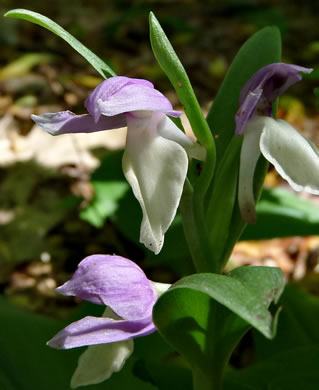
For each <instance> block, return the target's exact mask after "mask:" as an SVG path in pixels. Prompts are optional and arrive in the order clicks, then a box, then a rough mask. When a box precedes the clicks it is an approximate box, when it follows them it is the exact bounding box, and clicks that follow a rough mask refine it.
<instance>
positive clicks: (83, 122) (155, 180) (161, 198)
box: [32, 76, 205, 254]
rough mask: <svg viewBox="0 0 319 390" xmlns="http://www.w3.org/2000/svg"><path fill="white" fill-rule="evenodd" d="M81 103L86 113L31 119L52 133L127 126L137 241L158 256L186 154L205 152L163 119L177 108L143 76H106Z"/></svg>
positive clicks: (177, 196)
mask: <svg viewBox="0 0 319 390" xmlns="http://www.w3.org/2000/svg"><path fill="white" fill-rule="evenodd" d="M85 107H86V109H87V111H88V114H84V115H75V114H73V113H72V112H70V111H63V112H57V113H46V114H43V115H32V119H33V120H34V121H35V122H36V123H37V125H39V126H40V127H42V128H43V129H44V130H45V131H47V132H48V133H50V134H52V135H59V134H65V133H90V132H94V131H101V130H110V129H117V128H120V127H125V126H127V129H128V131H127V138H126V148H125V152H124V155H123V171H124V175H125V177H126V179H127V181H128V182H129V184H130V185H131V187H132V190H133V193H134V195H135V197H136V198H137V200H138V201H139V203H140V205H141V208H142V211H143V220H142V224H141V230H140V242H142V243H143V244H144V245H145V246H146V247H147V248H149V249H150V250H152V251H153V252H154V253H155V254H157V253H159V251H160V250H161V248H162V246H163V241H164V234H165V232H166V231H167V229H168V227H169V226H170V224H171V223H172V221H173V219H174V217H175V214H176V210H177V207H178V205H179V201H180V198H181V195H182V191H183V185H184V181H185V178H186V173H187V168H188V157H194V158H197V159H200V160H203V159H204V157H205V150H204V149H203V148H202V147H201V146H200V145H199V144H197V143H196V142H194V141H192V140H191V139H190V138H189V137H187V136H186V135H185V134H184V133H183V132H182V131H181V130H180V129H179V128H178V127H177V126H176V125H175V124H174V123H173V122H172V121H171V120H170V119H169V118H168V117H167V115H170V116H173V117H179V116H180V115H181V112H180V111H175V110H173V108H172V105H171V103H170V102H169V100H168V99H167V98H166V97H165V96H164V95H162V94H161V93H160V92H159V91H157V90H156V89H154V86H153V84H152V83H150V82H149V81H147V80H142V79H132V78H128V77H122V76H118V77H111V78H109V79H108V80H105V81H103V82H102V83H101V84H100V85H99V86H97V87H96V88H95V89H94V91H93V92H92V93H91V94H90V95H89V96H88V98H87V100H86V102H85Z"/></svg>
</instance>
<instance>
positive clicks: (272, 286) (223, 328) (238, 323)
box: [153, 267, 284, 371]
mask: <svg viewBox="0 0 319 390" xmlns="http://www.w3.org/2000/svg"><path fill="white" fill-rule="evenodd" d="M283 286H284V280H283V275H282V272H281V271H280V269H278V268H270V267H239V268H237V269H235V270H234V271H232V272H230V273H229V274H228V275H227V276H225V275H217V274H196V275H191V276H187V277H185V278H183V279H181V280H180V281H178V282H177V283H176V284H175V285H173V286H172V287H171V288H170V289H169V290H168V291H167V292H166V293H164V294H163V295H162V296H161V297H160V298H159V299H158V301H157V303H156V304H155V307H154V311H153V319H154V323H155V324H156V326H157V328H158V330H159V332H160V333H161V334H162V336H163V337H164V339H166V341H167V342H168V343H169V344H170V345H172V346H173V347H174V348H175V349H176V350H177V351H178V352H180V353H181V354H182V355H183V356H184V357H185V359H186V360H188V362H189V363H190V364H191V366H192V368H193V369H194V367H195V368H196V367H197V368H198V369H200V370H204V371H205V370H206V371H207V370H209V369H211V370H212V367H215V368H216V370H218V369H220V370H222V368H223V365H225V364H226V363H227V361H228V359H229V357H230V354H231V352H232V350H233V348H234V346H235V345H236V344H237V342H238V341H239V339H240V338H241V337H242V336H243V334H244V333H245V332H246V331H247V330H248V328H249V327H250V326H254V327H255V328H256V329H257V330H259V331H260V332H261V333H262V334H263V335H264V336H266V337H268V338H273V337H274V330H275V321H274V319H273V318H272V316H271V314H270V312H269V311H268V310H267V308H268V306H269V304H270V303H271V301H276V300H277V299H278V297H279V296H280V294H281V292H282V290H283ZM215 368H214V369H215Z"/></svg>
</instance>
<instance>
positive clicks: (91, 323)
mask: <svg viewBox="0 0 319 390" xmlns="http://www.w3.org/2000/svg"><path fill="white" fill-rule="evenodd" d="M169 287H170V285H168V284H164V283H155V282H152V281H150V280H148V279H147V277H146V275H145V274H144V272H143V271H142V270H141V268H140V267H138V266H137V265H136V264H135V263H134V262H132V261H131V260H128V259H125V258H124V257H120V256H108V255H92V256H89V257H86V258H85V259H84V260H82V261H81V262H80V264H79V265H78V268H77V270H76V272H75V273H74V275H73V276H72V279H71V280H69V281H68V282H66V283H65V284H63V285H62V286H61V287H58V288H57V291H58V292H59V293H60V294H63V295H67V296H69V295H71V296H76V297H78V298H80V299H84V300H86V301H89V302H92V303H95V304H99V305H105V306H106V309H105V311H104V313H103V315H102V317H99V318H97V317H91V316H87V317H85V318H83V319H81V320H79V321H76V322H73V323H72V324H70V325H69V326H67V327H66V328H65V329H63V330H62V331H60V332H59V333H58V334H57V335H55V336H54V337H53V338H52V339H51V340H50V341H49V342H48V345H49V346H51V347H53V348H59V349H69V348H75V347H82V346H85V345H89V346H90V347H89V348H88V349H87V350H86V351H85V352H84V353H83V354H82V355H81V356H80V359H79V363H78V367H77V369H76V371H75V373H74V375H73V377H72V381H71V385H72V387H73V388H75V387H78V386H84V385H88V384H93V383H99V382H102V381H103V380H105V379H107V378H109V377H110V376H111V375H112V373H113V372H115V371H119V370H120V369H121V368H122V367H123V365H124V363H125V361H126V359H127V358H128V357H129V356H130V355H131V354H132V352H133V341H132V339H133V338H135V337H139V336H145V335H148V334H150V333H152V332H155V330H156V328H155V325H154V324H153V321H152V309H153V306H154V304H155V302H156V300H157V298H158V296H159V295H160V294H161V293H163V292H164V291H166V290H167V289H168V288H169Z"/></svg>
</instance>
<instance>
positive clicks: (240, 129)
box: [235, 63, 319, 223]
mask: <svg viewBox="0 0 319 390" xmlns="http://www.w3.org/2000/svg"><path fill="white" fill-rule="evenodd" d="M311 71H312V69H307V68H303V67H300V66H297V65H289V64H284V63H275V64H271V65H267V66H265V67H263V68H261V69H260V70H259V71H258V72H256V73H255V74H254V75H253V76H252V78H251V79H250V80H248V82H247V83H246V84H245V86H244V87H243V89H242V91H241V94H240V107H239V110H238V112H237V114H236V117H235V120H236V135H244V140H243V145H242V149H241V156H240V170H239V184H238V201H239V208H240V211H241V215H242V217H243V219H244V220H245V221H246V222H248V223H255V222H256V210H255V199H254V192H253V179H254V172H255V168H256V164H257V161H258V158H259V157H260V154H262V155H263V156H264V157H265V158H266V159H267V160H268V161H269V162H271V163H272V164H273V165H274V167H275V168H276V170H277V172H278V173H279V174H280V175H281V176H282V177H283V178H284V179H285V180H287V181H288V183H289V184H290V186H291V187H292V188H293V189H294V190H296V191H302V190H303V191H307V192H310V193H312V194H316V195H319V175H318V172H319V151H318V149H317V148H316V146H315V145H313V144H312V143H311V142H310V141H309V140H307V139H306V138H304V137H303V136H302V135H300V134H299V133H298V132H297V131H296V130H295V129H294V128H293V127H292V126H291V125H289V124H288V123H287V122H285V121H283V120H276V119H274V118H273V117H272V105H273V103H274V102H275V100H276V99H277V98H278V97H279V96H280V95H282V94H283V93H284V92H285V91H286V90H287V89H288V88H289V87H290V86H292V85H293V84H295V83H296V82H298V81H300V80H301V78H302V76H301V74H300V72H304V73H310V72H311Z"/></svg>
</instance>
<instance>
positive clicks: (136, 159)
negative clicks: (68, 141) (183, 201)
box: [123, 113, 188, 254]
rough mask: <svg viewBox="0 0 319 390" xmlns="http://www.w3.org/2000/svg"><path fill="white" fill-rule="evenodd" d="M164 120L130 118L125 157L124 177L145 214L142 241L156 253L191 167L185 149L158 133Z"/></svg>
mask: <svg viewBox="0 0 319 390" xmlns="http://www.w3.org/2000/svg"><path fill="white" fill-rule="evenodd" d="M163 117H164V114H162V113H153V115H152V117H151V118H148V119H145V118H134V117H128V132H127V141H126V148H125V152H124V155H123V171H124V175H125V177H126V179H127V181H128V182H129V183H130V185H131V187H132V190H133V192H134V195H135V197H136V199H137V200H138V201H139V203H140V205H141V208H142V211H143V220H142V224H141V231H140V242H142V243H143V244H144V245H145V246H146V247H147V248H149V249H150V250H151V251H153V252H154V253H155V254H157V253H159V251H160V250H161V248H162V246H163V241H164V234H165V232H166V231H167V229H168V227H169V226H170V224H171V223H172V221H173V219H174V217H175V214H176V210H177V207H178V204H179V201H180V198H181V195H182V191H183V186H184V181H185V178H186V173H187V168H188V158H187V154H186V152H185V150H184V149H183V147H182V146H180V145H179V144H178V143H177V142H174V141H171V140H169V139H166V138H164V137H162V136H160V135H159V134H158V124H159V123H160V121H161V120H162V119H163Z"/></svg>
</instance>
